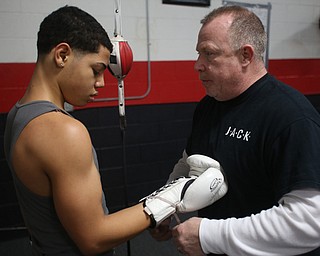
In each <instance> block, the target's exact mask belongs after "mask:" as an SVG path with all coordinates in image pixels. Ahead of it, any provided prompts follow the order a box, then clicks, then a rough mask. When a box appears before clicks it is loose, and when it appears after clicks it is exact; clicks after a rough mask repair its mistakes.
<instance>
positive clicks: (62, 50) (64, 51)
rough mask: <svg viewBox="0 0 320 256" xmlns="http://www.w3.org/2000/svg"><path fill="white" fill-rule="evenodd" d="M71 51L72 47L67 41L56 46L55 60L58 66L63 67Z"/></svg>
mask: <svg viewBox="0 0 320 256" xmlns="http://www.w3.org/2000/svg"><path fill="white" fill-rule="evenodd" d="M70 53H71V47H70V46H69V44H67V43H60V44H58V45H57V46H56V47H55V48H54V60H55V63H56V65H57V66H58V67H60V68H63V67H64V65H65V63H66V61H67V60H68V56H69V55H70Z"/></svg>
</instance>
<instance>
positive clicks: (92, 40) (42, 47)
mask: <svg viewBox="0 0 320 256" xmlns="http://www.w3.org/2000/svg"><path fill="white" fill-rule="evenodd" d="M62 42H65V43H68V44H69V45H70V47H71V48H72V49H74V50H78V51H79V52H83V53H96V52H98V51H99V46H100V45H102V46H104V47H106V48H107V49H108V50H109V51H110V52H112V48H113V46H112V43H111V41H110V39H109V36H108V34H107V32H106V31H105V30H104V28H103V27H102V26H101V24H100V23H99V22H98V21H97V20H96V19H95V18H94V17H92V16H91V15H90V14H88V13H87V12H85V11H83V10H81V9H79V8H78V7H75V6H67V5H66V6H64V7H61V8H59V9H58V10H56V11H54V12H52V13H51V14H49V15H48V16H47V17H46V18H44V20H43V21H42V23H41V24H40V29H39V32H38V41H37V49H38V56H40V55H42V54H48V53H49V52H50V51H51V50H52V49H53V48H54V47H55V46H56V45H58V44H59V43H62Z"/></svg>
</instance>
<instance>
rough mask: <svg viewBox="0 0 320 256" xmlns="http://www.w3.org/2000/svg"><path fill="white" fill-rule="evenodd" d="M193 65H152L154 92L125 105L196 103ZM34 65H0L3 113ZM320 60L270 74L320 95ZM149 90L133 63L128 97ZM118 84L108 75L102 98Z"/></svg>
mask: <svg viewBox="0 0 320 256" xmlns="http://www.w3.org/2000/svg"><path fill="white" fill-rule="evenodd" d="M193 65H194V61H154V62H151V83H150V84H151V91H150V93H149V94H148V95H147V96H146V97H144V98H143V99H135V100H126V105H141V104H163V103H181V102H196V101H199V100H200V99H201V98H202V97H203V96H204V90H203V88H202V86H201V84H200V82H199V80H198V75H197V73H196V72H195V71H194V69H193ZM34 66H35V64H34V63H0V112H1V113H6V112H8V111H9V110H10V108H11V107H12V106H13V104H14V103H15V102H16V101H17V100H18V99H19V98H21V96H22V95H23V92H24V91H25V88H26V86H27V84H28V81H29V80H30V78H31V76H32V71H33V68H34ZM319 70H320V59H287V60H270V61H269V72H270V73H271V74H273V75H274V76H276V77H277V78H278V79H280V80H281V81H283V82H284V83H287V84H289V85H291V86H293V87H295V88H296V89H298V90H299V91H301V92H302V93H304V94H306V95H307V94H320V72H319ZM147 89H148V65H147V62H134V63H133V65H132V69H131V71H130V72H129V74H128V75H127V77H126V78H125V79H124V91H125V97H136V96H138V97H140V96H142V95H144V94H145V93H146V92H147ZM116 97H117V81H116V79H115V78H114V77H112V76H111V75H110V74H109V72H107V71H106V73H105V87H104V88H102V89H100V91H99V98H108V99H110V98H116ZM117 104H118V103H117V101H116V100H113V101H107V102H96V103H90V104H88V105H87V106H86V107H100V106H115V105H117Z"/></svg>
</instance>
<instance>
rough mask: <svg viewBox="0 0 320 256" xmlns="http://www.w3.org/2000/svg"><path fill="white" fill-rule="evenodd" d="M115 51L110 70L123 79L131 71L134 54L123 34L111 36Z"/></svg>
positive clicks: (111, 57)
mask: <svg viewBox="0 0 320 256" xmlns="http://www.w3.org/2000/svg"><path fill="white" fill-rule="evenodd" d="M111 42H112V44H113V51H112V53H111V55H110V64H109V70H110V72H111V74H112V75H113V76H115V77H116V78H117V79H123V78H125V76H126V75H127V74H128V73H129V71H130V69H131V66H132V62H133V54H132V50H131V48H130V45H129V44H128V42H127V41H126V40H125V39H124V38H123V37H122V36H121V35H116V36H115V37H113V38H111Z"/></svg>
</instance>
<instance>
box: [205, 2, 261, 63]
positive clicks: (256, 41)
mask: <svg viewBox="0 0 320 256" xmlns="http://www.w3.org/2000/svg"><path fill="white" fill-rule="evenodd" d="M222 15H232V17H233V21H232V24H231V26H230V28H229V37H230V44H231V47H233V49H234V50H238V49H239V48H240V47H241V46H242V45H244V44H250V45H252V46H253V47H254V50H255V54H256V57H258V58H260V59H263V53H264V51H265V49H266V44H267V34H266V32H265V30H264V26H263V24H262V22H261V20H260V19H259V17H258V16H257V15H256V14H254V13H253V12H252V11H250V10H248V9H247V8H244V7H241V6H238V5H231V6H230V5H226V6H222V7H219V8H217V9H215V10H213V11H211V12H210V13H209V14H208V15H206V16H205V17H204V18H203V19H202V20H201V23H202V24H203V25H205V24H207V23H209V22H210V21H212V20H213V19H215V18H216V17H219V16H222Z"/></svg>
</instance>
